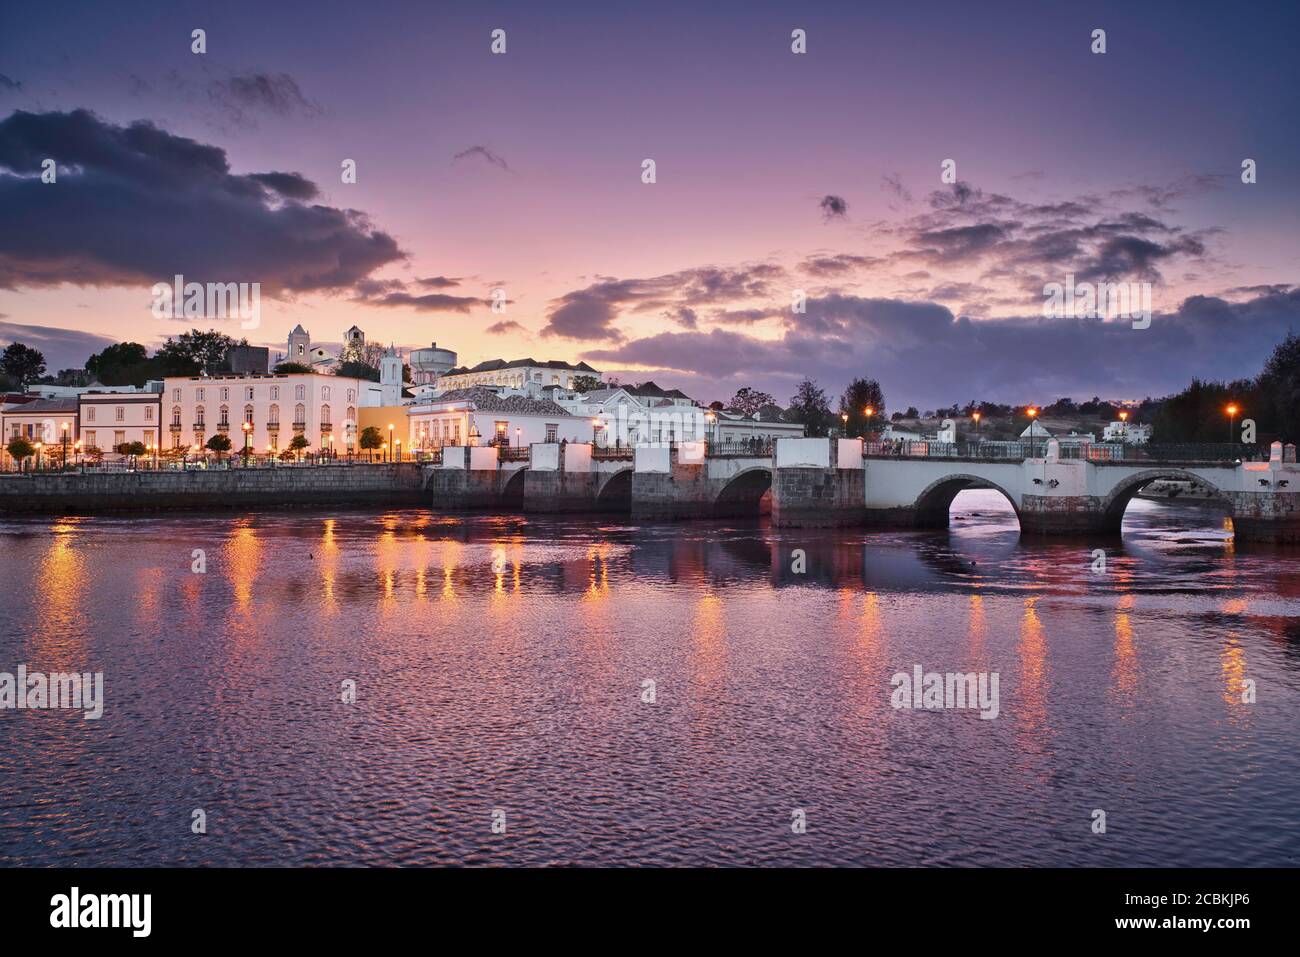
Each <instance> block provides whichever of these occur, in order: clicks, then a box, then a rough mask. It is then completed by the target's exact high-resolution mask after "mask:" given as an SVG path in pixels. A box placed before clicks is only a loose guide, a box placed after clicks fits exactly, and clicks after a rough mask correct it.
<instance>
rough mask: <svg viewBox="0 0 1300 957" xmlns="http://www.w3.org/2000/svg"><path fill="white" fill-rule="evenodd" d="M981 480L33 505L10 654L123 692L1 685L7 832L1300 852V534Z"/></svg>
mask: <svg viewBox="0 0 1300 957" xmlns="http://www.w3.org/2000/svg"><path fill="white" fill-rule="evenodd" d="M952 514H953V523H952V528H951V529H950V530H949V531H945V532H877V531H868V530H863V529H849V530H837V531H816V532H814V531H798V530H783V529H773V528H772V527H771V526H770V525H769V524H768V522H767V521H766V520H758V519H756V520H752V521H742V520H735V521H725V522H710V523H681V524H663V525H636V524H632V523H630V522H628V521H627V520H626V519H623V520H619V519H616V518H615V519H588V518H581V519H558V518H552V519H544V518H535V517H532V516H522V515H472V514H465V515H446V514H442V515H439V514H434V513H430V512H425V511H421V510H396V511H383V512H379V511H372V512H366V511H360V510H357V511H339V510H328V511H326V510H321V511H290V512H284V513H275V512H265V511H264V512H253V513H247V514H243V513H224V514H202V515H197V514H177V515H161V516H140V515H135V516H112V517H82V518H45V519H41V518H27V519H8V520H4V521H0V573H2V574H3V582H4V594H5V598H4V601H3V603H0V671H3V672H10V673H14V672H16V669H17V667H18V666H19V665H25V666H26V667H27V668H28V670H29V671H46V672H54V671H72V670H75V671H81V672H102V673H103V675H104V697H105V700H104V710H103V716H102V717H101V718H99V719H98V720H86V719H85V718H84V717H83V715H82V713H81V712H79V711H73V710H60V711H56V710H44V711H39V710H0V863H3V864H8V865H13V864H26V865H51V864H62V865H191V864H210V865H272V864H280V865H302V864H330V865H341V864H348V865H353V864H360V865H432V864H451V863H466V864H538V865H540V864H598V865H632V864H657V865H674V864H689V865H732V864H739V865H775V864H788V865H820V864H835V865H909V866H910V865H1079V866H1086V865H1100V866H1118V865H1139V866H1140V865H1207V866H1226V865H1291V866H1294V865H1295V864H1296V863H1297V854H1298V852H1300V800H1297V797H1296V795H1297V793H1300V748H1297V743H1298V738H1300V735H1298V734H1297V731H1298V730H1300V721H1298V720H1297V716H1298V715H1300V707H1298V706H1300V549H1291V550H1289V551H1287V550H1280V549H1272V548H1263V547H1252V548H1250V549H1247V548H1245V547H1241V548H1238V547H1235V546H1234V544H1233V541H1232V536H1231V526H1230V523H1229V520H1228V519H1227V518H1226V516H1224V515H1223V514H1222V513H1219V512H1216V511H1215V510H1214V509H1213V508H1210V507H1204V506H1194V505H1185V504H1184V505H1178V506H1170V505H1165V504H1161V503H1154V502H1146V501H1141V500H1136V501H1134V502H1133V503H1132V505H1131V506H1130V507H1129V510H1128V513H1127V515H1126V520H1125V528H1124V535H1123V538H1122V540H1114V541H1110V542H1102V543H1091V542H1078V541H1066V542H1062V541H1052V542H1049V543H1034V542H1029V541H1021V540H1020V539H1019V534H1018V531H1017V526H1016V523H1015V516H1014V514H1013V513H1012V512H1011V511H1010V510H1009V507H1008V506H1007V505H1006V504H1005V502H1004V501H1003V500H1002V499H1001V498H1000V497H999V496H998V495H997V493H994V492H977V491H971V492H965V493H962V495H961V496H959V498H958V499H957V501H956V502H955V503H954V506H953V511H952ZM1094 548H1102V550H1103V552H1104V555H1103V556H1102V557H1103V558H1104V562H1105V568H1104V570H1101V568H1100V563H1099V562H1098V556H1097V555H1096V554H1095V553H1094V551H1093V550H1094ZM196 550H200V551H201V553H202V555H201V556H198V555H197V554H196ZM796 550H798V551H796ZM200 565H201V567H202V570H197V571H196V570H194V569H195V568H196V567H199V566H200ZM917 665H920V666H922V668H923V669H924V670H925V671H937V672H964V673H969V672H979V673H984V674H986V675H988V674H994V673H996V675H998V677H999V702H998V711H997V717H996V718H991V719H984V718H981V716H980V713H979V712H978V711H975V710H972V709H965V710H962V709H935V710H926V709H899V708H895V707H893V706H892V704H891V695H892V694H893V692H894V686H893V676H894V675H895V674H897V673H906V674H910V673H911V672H912V670H913V668H914V667H915V666H917ZM349 682H354V683H355V701H351V702H348V701H344V700H343V698H344V697H345V695H346V694H347V693H348V691H349V690H350V688H351V687H352V686H351V685H350V684H348V683H349ZM1252 692H1253V700H1249V699H1251V698H1252ZM1098 811H1101V812H1104V818H1101V817H1099V816H1098V815H1097V813H1096V812H1098ZM196 812H201V814H199V813H196ZM1102 820H1104V824H1105V830H1104V833H1097V828H1098V822H1099V821H1102ZM196 821H199V822H201V823H202V825H203V828H202V829H203V830H204V831H205V833H195V830H196V828H198V824H196V823H195V822H196Z"/></svg>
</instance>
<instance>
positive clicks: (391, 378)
mask: <svg viewBox="0 0 1300 957" xmlns="http://www.w3.org/2000/svg"><path fill="white" fill-rule="evenodd" d="M379 389H380V396H381V402H382V404H383V405H385V406H393V405H401V404H402V357H401V356H400V355H398V354H397V350H396V349H394V348H393V347H392V346H391V345H390V346H389V347H388V348H387V349H386V350H385V351H384V354H383V356H382V357H381V358H380V360H379Z"/></svg>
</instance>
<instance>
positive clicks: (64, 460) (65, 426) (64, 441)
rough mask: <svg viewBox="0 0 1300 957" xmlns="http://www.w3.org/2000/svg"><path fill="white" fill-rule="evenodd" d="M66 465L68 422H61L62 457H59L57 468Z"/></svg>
mask: <svg viewBox="0 0 1300 957" xmlns="http://www.w3.org/2000/svg"><path fill="white" fill-rule="evenodd" d="M67 467H68V423H66V422H64V423H63V457H62V458H60V459H59V469H60V470H63V469H66V468H67Z"/></svg>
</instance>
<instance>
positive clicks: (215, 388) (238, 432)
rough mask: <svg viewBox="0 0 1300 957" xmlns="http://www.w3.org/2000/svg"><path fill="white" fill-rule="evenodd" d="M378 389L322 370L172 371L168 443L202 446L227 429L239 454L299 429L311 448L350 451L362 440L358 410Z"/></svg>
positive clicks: (282, 443) (281, 444)
mask: <svg viewBox="0 0 1300 957" xmlns="http://www.w3.org/2000/svg"><path fill="white" fill-rule="evenodd" d="M379 396H380V386H379V384H378V383H375V382H369V381H367V380H364V379H352V378H345V377H343V376H334V375H324V374H321V373H316V372H301V373H290V374H287V375H277V374H270V375H245V376H236V375H230V376H173V377H168V378H167V379H166V380H165V383H164V389H163V394H162V397H161V398H162V409H163V413H164V415H165V417H166V423H165V425H164V426H163V428H164V431H165V433H166V437H165V438H164V439H163V445H164V447H169V448H180V447H181V446H184V445H189V446H190V447H191V448H194V449H196V450H197V449H202V448H204V447H205V446H206V445H207V442H208V440H209V439H210V438H212V436H214V435H217V434H221V435H225V436H227V437H228V438H229V439H230V445H231V451H232V452H234V453H239V452H240V451H241V450H242V449H243V448H245V446H248V447H249V448H252V449H253V450H254V451H256V452H257V453H258V454H265V453H267V452H271V453H277V452H282V451H284V450H285V449H287V448H289V444H290V442H292V440H293V439H294V437H295V436H299V435H301V436H303V437H304V438H306V440H307V448H308V449H310V450H312V451H318V452H319V451H330V450H333V451H336V452H339V453H344V452H346V451H347V450H348V449H349V448H351V447H354V446H355V444H356V438H357V428H356V423H357V409H358V408H360V407H361V406H363V405H377V404H379ZM245 423H247V424H248V426H249V428H247V429H245V428H244V425H245Z"/></svg>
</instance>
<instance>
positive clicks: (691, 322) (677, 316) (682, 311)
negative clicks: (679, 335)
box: [664, 306, 700, 329]
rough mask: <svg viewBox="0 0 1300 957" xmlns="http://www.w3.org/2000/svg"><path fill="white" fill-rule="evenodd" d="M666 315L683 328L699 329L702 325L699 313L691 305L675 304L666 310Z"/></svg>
mask: <svg viewBox="0 0 1300 957" xmlns="http://www.w3.org/2000/svg"><path fill="white" fill-rule="evenodd" d="M664 315H665V316H667V317H668V318H669V319H671V320H672V321H673V322H675V323H677V324H678V325H679V326H681V327H682V328H683V329H698V328H699V327H700V317H699V314H698V313H697V312H696V311H695V310H694V309H692V308H690V307H689V306H675V307H673V308H672V309H669V310H668V311H667V312H665V313H664Z"/></svg>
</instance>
